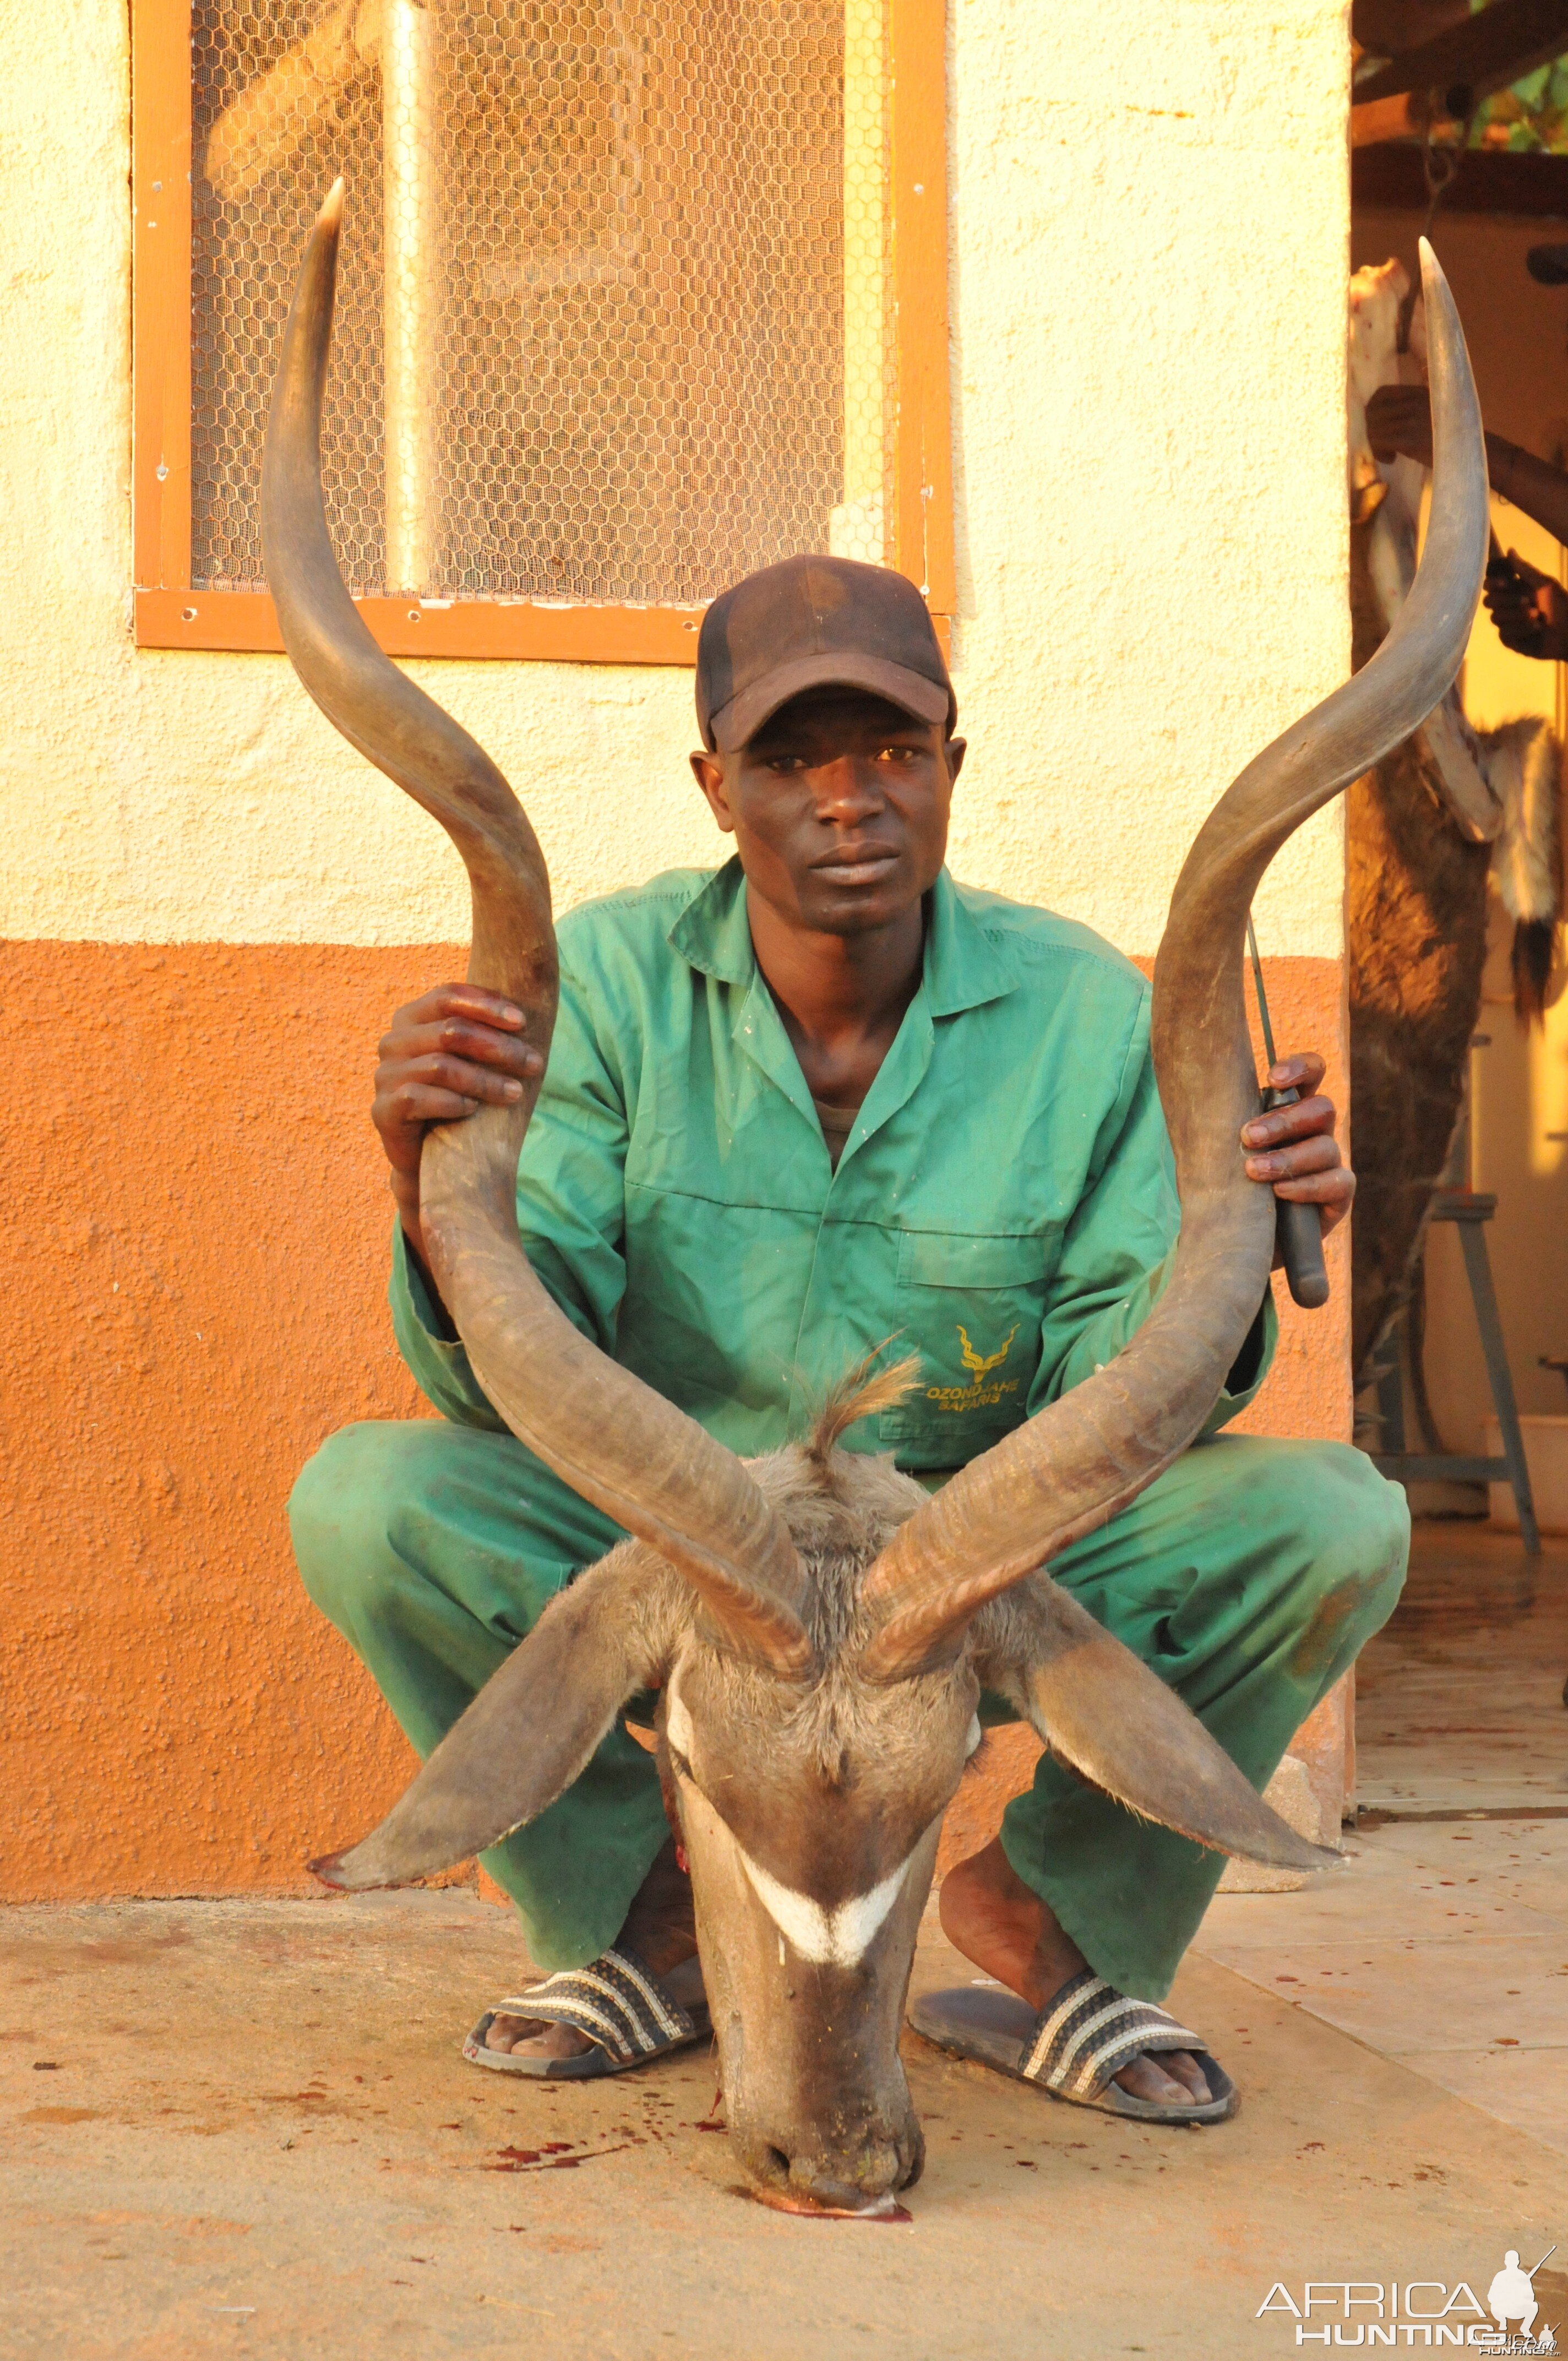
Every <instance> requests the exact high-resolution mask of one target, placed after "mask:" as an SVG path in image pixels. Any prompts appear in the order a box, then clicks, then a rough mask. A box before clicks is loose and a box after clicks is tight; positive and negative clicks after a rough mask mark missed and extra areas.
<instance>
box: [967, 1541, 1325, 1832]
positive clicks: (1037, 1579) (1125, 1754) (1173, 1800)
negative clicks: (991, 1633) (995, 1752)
mask: <svg viewBox="0 0 1568 2361" xmlns="http://www.w3.org/2000/svg"><path fill="white" fill-rule="evenodd" d="M996 1632H997V1639H996V1644H995V1649H994V1653H992V1652H990V1651H987V1650H986V1649H985V1647H984V1645H983V1643H982V1648H981V1666H980V1669H981V1678H982V1679H984V1680H985V1681H986V1682H987V1683H988V1684H989V1685H990V1686H993V1687H996V1688H1000V1689H1001V1690H1002V1692H1003V1695H1004V1696H1007V1697H1011V1698H1012V1700H1013V1702H1014V1704H1016V1705H1017V1706H1018V1707H1019V1708H1020V1709H1021V1710H1022V1711H1023V1712H1024V1713H1025V1715H1026V1716H1027V1718H1028V1719H1029V1720H1030V1721H1031V1722H1032V1723H1033V1724H1034V1726H1035V1728H1036V1730H1038V1732H1039V1734H1040V1736H1041V1737H1042V1738H1043V1739H1044V1740H1045V1741H1046V1743H1047V1746H1048V1747H1049V1748H1050V1750H1051V1752H1052V1753H1053V1754H1056V1755H1058V1756H1059V1757H1060V1759H1061V1761H1062V1762H1064V1763H1068V1764H1069V1766H1070V1767H1071V1768H1072V1769H1073V1770H1074V1771H1076V1772H1078V1773H1079V1774H1080V1777H1082V1778H1085V1779H1087V1780H1088V1781H1089V1782H1090V1783H1091V1785H1093V1786H1096V1787H1100V1788H1102V1789H1103V1791H1104V1792H1105V1794H1106V1795H1113V1796H1114V1797H1115V1799H1116V1801H1117V1802H1118V1803H1119V1804H1125V1805H1126V1806H1127V1807H1128V1808H1129V1810H1131V1811H1134V1812H1136V1813H1137V1814H1138V1815H1139V1816H1140V1817H1141V1818H1144V1819H1148V1820H1157V1821H1158V1822H1159V1823H1160V1825H1161V1826H1162V1827H1163V1828H1174V1829H1175V1830H1176V1832H1177V1834H1178V1835H1179V1836H1184V1837H1190V1838H1192V1839H1193V1840H1194V1841H1195V1842H1196V1843H1198V1844H1201V1845H1205V1846H1207V1847H1208V1849H1209V1850H1210V1851H1211V1852H1223V1853H1230V1854H1232V1855H1234V1857H1235V1858H1236V1859H1238V1860H1241V1861H1262V1862H1264V1863H1266V1865H1267V1866H1268V1867H1269V1868H1271V1869H1324V1868H1326V1867H1327V1866H1328V1865H1329V1863H1330V1862H1332V1861H1335V1860H1337V1859H1338V1855H1337V1854H1335V1853H1332V1852H1330V1851H1327V1850H1324V1849H1323V1848H1322V1847H1321V1846H1319V1845H1314V1844H1309V1843H1308V1841H1307V1839H1305V1838H1304V1837H1299V1836H1298V1835H1297V1834H1296V1832H1295V1830H1294V1829H1293V1828H1288V1827H1287V1825H1286V1823H1285V1822H1284V1821H1283V1820H1282V1819H1281V1818H1280V1817H1279V1815H1278V1813H1277V1812H1276V1811H1274V1810H1273V1809H1272V1808H1271V1806H1269V1805H1267V1804H1266V1803H1265V1802H1264V1800H1263V1798H1262V1796H1261V1795H1258V1793H1257V1792H1256V1790H1255V1788H1254V1787H1253V1786H1252V1784H1250V1782H1249V1781H1248V1780H1247V1779H1246V1778H1245V1776H1244V1774H1243V1773H1241V1772H1240V1771H1238V1770H1237V1768H1236V1766H1235V1764H1234V1763H1233V1762H1232V1761H1231V1758H1230V1756H1229V1755H1228V1754H1227V1753H1226V1752H1225V1751H1224V1749H1223V1746H1221V1745H1220V1743H1219V1742H1218V1741H1217V1740H1215V1739H1213V1738H1211V1737H1210V1735H1209V1732H1208V1731H1207V1730H1205V1729H1204V1727H1203V1725H1202V1723H1201V1721H1200V1720H1199V1719H1198V1718H1197V1716H1196V1714H1194V1713H1192V1712H1190V1710H1189V1708H1187V1707H1186V1706H1185V1705H1183V1703H1182V1701H1181V1699H1180V1698H1179V1697H1178V1696H1177V1695H1176V1693H1175V1691H1174V1690H1173V1689H1168V1688H1167V1687H1166V1686H1165V1683H1164V1682H1163V1681H1162V1680H1160V1679H1159V1677H1158V1676H1157V1675H1156V1674H1154V1673H1152V1672H1151V1671H1150V1670H1149V1668H1148V1666H1147V1665H1146V1664H1142V1663H1140V1661H1139V1659H1138V1658H1137V1657H1136V1656H1135V1655H1134V1653H1133V1652H1132V1650H1131V1649H1130V1648H1125V1647H1124V1646H1123V1644H1122V1642H1121V1641H1120V1640H1114V1639H1113V1638H1112V1636H1111V1634H1110V1632H1109V1631H1103V1630H1102V1628H1101V1626H1100V1625H1099V1624H1098V1623H1096V1621H1095V1620H1094V1618H1093V1617H1092V1616H1091V1614H1089V1613H1088V1612H1087V1610H1086V1609H1083V1608H1082V1607H1080V1605H1079V1604H1078V1601H1077V1600H1076V1599H1075V1598H1069V1595H1068V1593H1067V1592H1066V1591H1065V1590H1063V1589H1062V1588H1060V1587H1059V1586H1058V1584H1056V1583H1054V1582H1052V1581H1051V1579H1050V1577H1049V1576H1047V1575H1044V1574H1036V1575H1032V1576H1029V1578H1028V1579H1027V1580H1026V1581H1025V1582H1022V1583H1020V1584H1019V1585H1018V1586H1017V1587H1016V1588H1015V1589H1014V1591H1013V1592H1012V1593H1011V1594H1010V1595H1009V1597H1008V1598H1006V1599H1005V1600H1004V1601H1003V1602H1002V1613H1001V1614H1000V1615H999V1616H998V1618H997V1624H996Z"/></svg>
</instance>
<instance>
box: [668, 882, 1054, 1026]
mask: <svg viewBox="0 0 1568 2361" xmlns="http://www.w3.org/2000/svg"><path fill="white" fill-rule="evenodd" d="M666 940H667V941H668V943H669V945H670V948H671V950H674V951H676V952H678V953H679V955H680V957H681V958H682V959H684V960H685V961H686V963H687V965H688V966H690V967H695V968H697V969H699V970H700V972H702V973H703V974H704V975H711V976H714V977H717V978H718V981H719V982H720V983H736V984H750V983H751V982H752V981H753V979H754V978H755V976H756V972H757V955H756V953H755V951H754V950H752V948H751V926H750V924H749V923H748V921H747V917H746V877H745V872H744V871H743V870H742V869H741V866H740V860H739V858H738V857H735V856H732V857H731V858H730V859H729V861H727V862H725V864H724V866H723V868H722V869H717V870H715V871H714V873H713V875H712V876H711V877H708V878H705V879H704V881H703V883H702V884H700V885H699V886H698V887H697V888H696V892H695V893H694V894H693V895H692V897H691V899H690V901H689V902H688V903H687V904H686V906H685V908H684V909H683V910H682V912H681V914H680V916H679V917H678V918H677V919H676V920H675V922H674V926H673V927H672V928H670V930H669V933H668V936H667V937H666ZM924 980H925V987H926V997H927V1005H928V1006H929V1008H930V1012H931V1015H932V1016H957V1015H958V1014H959V1011H960V1010H962V1009H965V1008H979V1007H981V1006H983V1005H984V1004H985V1002H986V1001H988V1000H1000V999H1001V998H1002V997H1003V994H1006V993H1009V992H1012V991H1013V990H1014V987H1015V986H1016V985H1017V983H1018V981H1019V973H1018V967H1017V963H1016V961H1014V958H1013V956H1012V954H1011V952H1010V950H1009V949H1008V947H1007V944H1006V941H1005V939H1003V938H1002V937H1000V936H998V935H995V934H992V933H991V932H989V931H988V930H987V929H986V928H984V927H983V926H982V925H981V922H980V920H979V919H978V918H977V917H976V916H975V915H974V913H973V912H972V911H971V910H970V909H969V908H968V907H967V906H966V904H965V901H964V898H963V896H962V895H961V893H960V892H959V888H958V887H957V886H956V885H955V884H954V883H953V881H952V878H951V877H950V876H949V874H948V871H947V870H946V869H944V870H943V871H942V873H941V874H940V875H939V876H938V880H937V883H936V885H935V887H934V888H933V889H932V895H931V923H930V925H929V926H928V927H927V930H926V967H925V979H924Z"/></svg>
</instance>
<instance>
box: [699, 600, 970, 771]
mask: <svg viewBox="0 0 1568 2361" xmlns="http://www.w3.org/2000/svg"><path fill="white" fill-rule="evenodd" d="M829 685H832V686H840V685H841V686H844V687H846V688H863V689H867V690H869V691H870V693H871V694H872V696H873V697H886V699H887V701H888V703H889V704H890V705H896V706H898V707H899V708H901V709H902V710H903V711H904V712H905V713H911V714H913V715H914V716H915V719H916V720H917V721H927V722H938V721H945V722H946V724H947V726H948V730H951V729H952V726H953V724H954V722H955V721H956V720H957V719H958V713H959V708H958V699H957V698H956V697H954V695H953V684H952V682H951V681H950V680H949V679H948V667H947V664H945V662H944V661H943V657H942V651H941V647H940V645H939V644H938V639H937V634H936V631H934V630H933V628H932V624H931V618H930V616H929V615H928V614H927V611H926V601H925V600H924V598H922V597H921V596H920V593H919V591H918V590H916V588H915V585H914V583H913V582H911V581H909V580H908V579H907V578H906V577H905V576H904V575H902V574H894V573H893V572H891V571H890V569H889V568H888V567H886V566H861V565H857V564H856V563H855V561H854V560H853V559H852V558H849V557H786V558H785V559H784V563H783V565H782V566H764V567H763V568H762V572H761V573H760V574H748V575H747V577H746V579H745V580H744V581H743V582H737V583H736V585H735V587H734V588H733V589H732V590H726V591H723V592H722V593H721V594H720V596H719V597H718V598H716V599H715V600H714V602H713V604H712V606H711V607H709V609H708V610H707V614H706V615H705V616H704V617H703V619H702V631H701V634H700V636H699V638H698V640H697V643H696V718H697V726H698V728H699V729H700V730H701V731H702V742H703V744H704V745H705V746H706V747H707V750H708V752H709V753H713V752H721V753H726V754H729V753H733V752H734V751H735V750H736V748H737V747H739V746H744V745H745V744H746V743H747V742H748V741H749V740H751V739H752V738H754V737H755V736H756V733H757V731H758V730H760V729H761V728H762V724H763V722H764V721H766V720H767V719H768V718H769V716H770V715H772V714H774V713H776V712H777V711H778V709H779V708H780V706H781V705H787V704H788V702H789V700H790V698H791V697H798V696H799V695H800V692H801V691H802V689H806V688H822V687H826V686H829Z"/></svg>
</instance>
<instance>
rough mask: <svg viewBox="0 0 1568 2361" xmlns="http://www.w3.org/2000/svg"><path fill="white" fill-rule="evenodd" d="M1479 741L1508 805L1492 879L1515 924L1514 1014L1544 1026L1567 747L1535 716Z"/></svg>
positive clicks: (1493, 783) (1559, 883)
mask: <svg viewBox="0 0 1568 2361" xmlns="http://www.w3.org/2000/svg"><path fill="white" fill-rule="evenodd" d="M1480 740H1481V768H1482V770H1483V772H1484V774H1485V776H1486V784H1487V785H1488V786H1489V787H1490V788H1491V790H1492V792H1493V794H1494V795H1495V796H1497V800H1498V802H1499V803H1500V804H1501V806H1502V807H1503V821H1502V826H1501V828H1500V829H1498V831H1497V839H1496V840H1495V842H1494V844H1493V847H1492V877H1493V880H1494V882H1495V884H1496V885H1497V892H1498V895H1499V896H1500V897H1501V900H1502V904H1503V907H1504V908H1505V910H1507V912H1508V916H1509V917H1510V918H1512V920H1513V922H1514V941H1513V976H1514V1008H1515V1011H1516V1013H1517V1015H1518V1016H1519V1022H1520V1024H1521V1025H1530V1024H1539V1023H1540V1021H1541V1017H1542V1016H1543V1015H1544V1013H1545V1008H1546V993H1547V986H1548V983H1549V981H1550V977H1551V973H1552V945H1553V942H1554V939H1555V935H1556V928H1557V923H1558V920H1559V918H1560V917H1562V915H1563V851H1562V840H1561V820H1560V805H1561V799H1562V794H1563V749H1562V748H1561V746H1560V745H1559V744H1558V741H1557V736H1556V733H1555V731H1554V730H1552V725H1551V724H1550V722H1547V721H1543V720H1541V719H1540V718H1539V716H1536V715H1528V716H1526V717H1525V718H1524V719H1520V720H1518V721H1505V722H1504V723H1503V725H1502V727H1501V728H1500V729H1498V730H1483V731H1481V732H1480Z"/></svg>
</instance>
